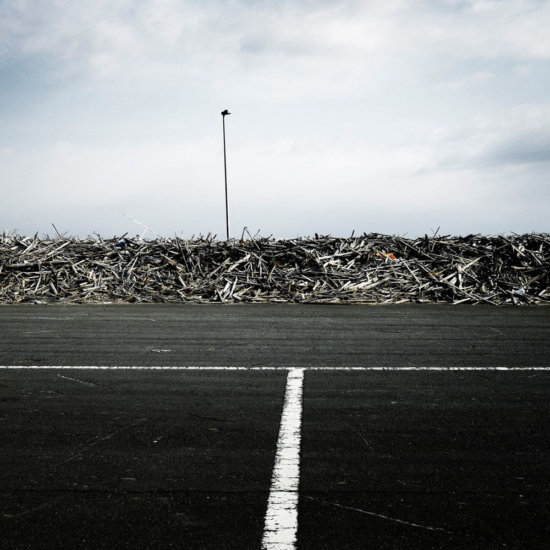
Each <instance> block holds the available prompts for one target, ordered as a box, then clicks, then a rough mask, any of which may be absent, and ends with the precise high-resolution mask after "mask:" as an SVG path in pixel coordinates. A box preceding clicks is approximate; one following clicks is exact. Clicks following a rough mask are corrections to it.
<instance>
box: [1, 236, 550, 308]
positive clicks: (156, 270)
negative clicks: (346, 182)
mask: <svg viewBox="0 0 550 550" xmlns="http://www.w3.org/2000/svg"><path fill="white" fill-rule="evenodd" d="M244 233H245V232H244V231H243V237H244ZM246 233H247V236H248V238H247V239H244V238H241V240H232V241H217V240H216V239H215V237H214V236H212V235H210V234H209V235H207V236H206V237H198V238H193V239H191V240H183V239H177V238H176V239H162V238H159V239H156V240H151V241H144V240H142V239H140V238H139V237H136V238H134V239H131V238H128V237H127V236H126V235H124V236H123V237H121V238H113V239H104V238H102V237H100V236H99V235H96V236H94V237H88V238H86V239H77V238H67V237H65V236H64V235H61V234H59V233H58V235H57V237H55V238H49V237H45V238H38V236H37V235H35V236H34V237H32V238H31V237H20V236H19V235H17V234H13V233H12V234H10V233H7V232H4V233H3V234H2V235H0V303H19V302H35V303H40V302H68V303H86V302H198V303H202V302H229V303H230V302H252V303H257V302H302V303H403V302H421V303H424V302H450V303H453V304H459V303H470V304H478V303H488V304H493V305H501V304H516V305H519V304H545V303H546V304H547V303H550V292H549V282H550V236H549V235H548V234H527V235H512V236H491V237H489V236H480V235H469V236H467V237H450V236H445V237H427V236H426V237H422V238H417V239H406V238H403V237H395V236H387V235H379V234H369V235H367V234H364V235H362V236H355V237H350V238H347V239H341V238H333V237H327V236H319V235H316V236H315V237H314V238H300V239H289V240H278V239H272V238H261V237H258V236H252V235H250V233H248V231H246Z"/></svg>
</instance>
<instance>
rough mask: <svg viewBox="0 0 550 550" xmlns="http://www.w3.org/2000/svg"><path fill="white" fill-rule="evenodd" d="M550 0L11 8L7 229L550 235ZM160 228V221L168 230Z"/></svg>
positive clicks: (1, 37)
mask: <svg viewBox="0 0 550 550" xmlns="http://www.w3.org/2000/svg"><path fill="white" fill-rule="evenodd" d="M549 22H550V1H547V0H471V1H460V0H362V1H361V0H357V1H356V0H339V1H337V0H332V1H331V0H286V1H285V0H263V1H262V0H228V1H223V0H81V1H74V0H73V1H69V0H0V190H1V195H0V230H1V229H3V228H8V229H10V230H17V231H18V232H19V233H20V234H22V235H31V234H34V233H35V232H37V231H38V232H39V233H40V234H42V233H49V234H54V233H55V232H54V230H53V228H52V226H51V224H52V223H54V224H55V225H56V227H57V228H58V229H59V231H60V232H67V234H68V235H79V236H82V237H84V236H86V235H88V234H92V233H93V232H97V233H100V234H101V235H102V236H106V237H108V236H113V235H115V234H116V235H121V234H122V233H125V232H129V234H130V235H135V234H142V232H143V228H142V226H140V225H138V224H137V223H136V222H134V221H132V220H130V219H129V217H131V218H133V219H135V220H138V221H139V222H141V223H143V224H145V225H147V226H149V227H150V228H152V230H153V231H155V232H156V233H158V234H160V235H163V236H174V235H178V236H180V235H181V236H184V237H186V238H189V237H190V236H191V235H193V234H195V235H197V234H199V233H202V234H206V233H208V232H212V233H216V234H217V235H218V236H219V237H220V238H225V203H224V171H223V142H222V117H221V114H220V112H221V111H222V110H223V109H226V108H227V109H229V110H230V111H231V113H232V114H231V115H230V116H228V117H227V118H226V127H227V157H228V183H229V209H230V222H231V233H232V236H235V237H240V235H241V231H242V228H243V226H247V227H248V228H249V229H250V231H251V232H253V233H255V232H256V231H258V230H260V231H261V234H262V235H264V236H268V235H273V236H275V237H295V236H302V235H312V234H314V233H319V234H331V235H333V236H349V235H350V234H351V232H352V231H353V230H355V232H356V233H362V232H380V233H390V234H401V235H405V234H406V235H409V236H415V235H423V234H424V233H428V234H431V233H432V231H435V230H436V229H437V227H439V226H440V227H441V229H440V234H453V235H458V234H468V233H487V234H497V233H510V232H518V233H523V232H530V231H540V232H542V231H544V232H548V231H549V230H550V224H549V219H550V216H549V212H550V32H549ZM147 236H149V237H151V236H152V234H151V233H148V234H147Z"/></svg>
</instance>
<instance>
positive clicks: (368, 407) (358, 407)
mask: <svg viewBox="0 0 550 550" xmlns="http://www.w3.org/2000/svg"><path fill="white" fill-rule="evenodd" d="M549 336H550V309H546V308H542V307H540V308H509V309H508V308H485V307H455V308H453V307H447V306H388V307H360V306H347V307H339V306H300V305H267V306H260V305H254V306H171V305H170V306H168V305H161V306H158V305H154V306H153V305H151V306H136V305H131V306H36V305H35V306H3V307H0V365H2V366H10V365H11V366H14V365H17V366H24V365H33V366H40V365H42V366H65V367H67V366H69V367H70V366H73V367H77V366H83V365H89V366H93V365H95V366H97V365H104V366H109V365H114V366H116V365H119V366H140V365H141V366H151V365H158V366H162V365H170V366H183V367H184V366H204V367H212V366H233V367H234V366H239V367H268V368H273V367H276V368H277V369H276V370H252V371H242V370H240V371H213V370H198V371H197V370H193V371H185V370H177V371H176V370H155V371H150V370H139V371H129V370H121V369H118V370H117V369H109V370H101V371H98V370H79V369H43V370H25V369H0V441H1V450H0V532H1V533H2V547H5V548H17V549H19V548H59V549H63V548H67V549H69V548H70V549H73V548H90V549H92V548H94V549H95V548H159V549H160V548H186V549H197V550H198V549H210V548H212V549H214V548H215V549H221V548H229V549H232V548H235V549H259V548H260V545H261V539H262V531H263V524H264V516H265V513H266V503H267V499H268V493H269V489H270V482H271V475H272V469H273V463H274V458H275V451H276V444H277V435H278V431H279V423H280V421H281V411H282V407H283V397H284V392H285V383H286V374H287V373H286V370H284V369H286V368H308V367H326V368H327V369H333V368H341V367H380V366H383V367H389V368H391V369H395V370H390V371H383V372H380V371H368V370H366V371H353V372H349V371H338V370H322V371H319V370H308V371H306V373H305V378H304V392H303V403H302V407H303V420H302V429H301V464H300V492H299V503H298V518H299V519H298V537H297V544H296V548H297V549H299V550H300V549H302V550H305V549H316V550H317V549H352V550H355V549H357V550H360V549H361V550H362V549H369V548H377V549H380V548H391V549H400V548H403V549H409V548H412V549H416V548H418V549H420V548H422V549H431V548H434V549H435V548H463V549H475V548H479V549H486V548H489V549H491V548H518V549H519V548H526V549H536V548H547V546H548V540H549V535H550V509H549V508H550V499H549V487H550V453H549V451H550V449H549V447H550V361H549V357H550V338H549ZM402 367H420V368H424V367H487V368H492V367H510V368H514V369H524V370H511V371H505V372H503V371H492V370H480V371H476V372H471V371H468V372H464V371H407V370H399V369H401V368H402ZM529 367H537V368H540V367H548V369H549V370H548V371H545V370H542V371H541V370H530V369H529ZM278 369H280V370H278Z"/></svg>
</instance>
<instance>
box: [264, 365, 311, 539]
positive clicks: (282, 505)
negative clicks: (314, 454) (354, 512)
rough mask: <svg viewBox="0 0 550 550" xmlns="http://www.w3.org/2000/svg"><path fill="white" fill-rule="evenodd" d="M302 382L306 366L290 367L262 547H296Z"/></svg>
mask: <svg viewBox="0 0 550 550" xmlns="http://www.w3.org/2000/svg"><path fill="white" fill-rule="evenodd" d="M303 382H304V369H290V370H289V371H288V377H287V382H286V391H285V401H284V405H283V414H282V416H281V426H280V428H279V439H278V441H277V452H276V455H275V465H274V467H273V476H272V478H271V488H270V491H269V499H268V502H267V512H266V515H265V524H264V534H263V538H262V550H294V549H295V548H296V535H297V531H298V487H299V484H300V436H301V434H300V432H301V427H302V394H303V385H304V384H303Z"/></svg>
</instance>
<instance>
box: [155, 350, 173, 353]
mask: <svg viewBox="0 0 550 550" xmlns="http://www.w3.org/2000/svg"><path fill="white" fill-rule="evenodd" d="M151 351H154V352H155V353H168V352H169V351H172V350H171V349H152V350H151Z"/></svg>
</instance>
